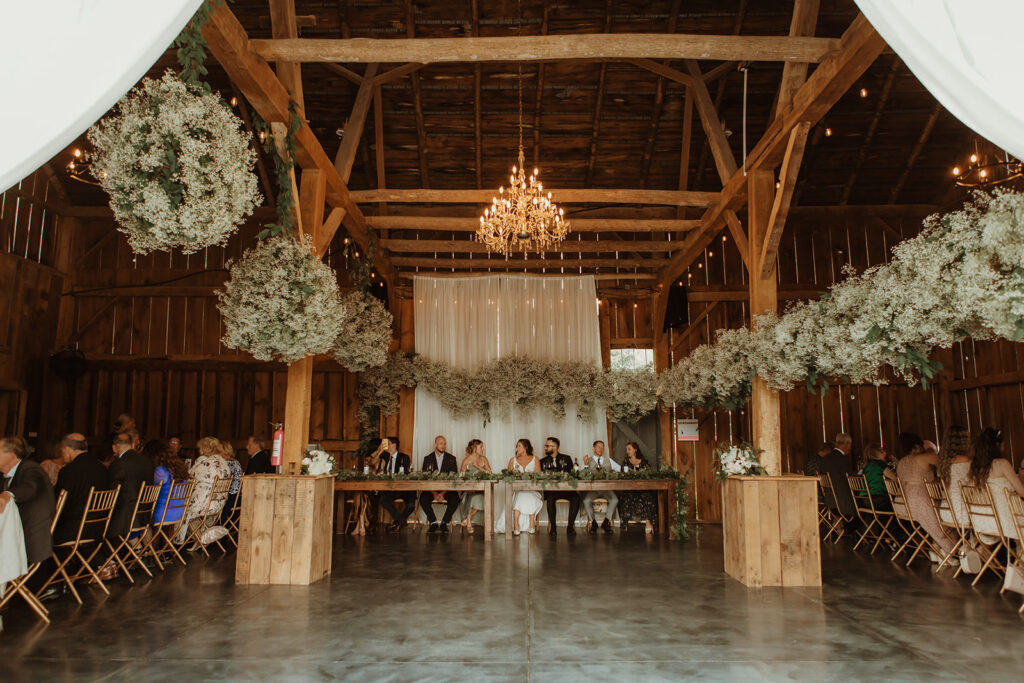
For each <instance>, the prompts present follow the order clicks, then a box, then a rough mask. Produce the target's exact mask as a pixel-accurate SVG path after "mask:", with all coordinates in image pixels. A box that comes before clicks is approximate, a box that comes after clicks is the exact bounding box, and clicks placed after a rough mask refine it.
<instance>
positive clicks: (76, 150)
mask: <svg viewBox="0 0 1024 683" xmlns="http://www.w3.org/2000/svg"><path fill="white" fill-rule="evenodd" d="M80 156H82V150H80V149H78V148H77V147H76V148H75V158H78V157H80Z"/></svg>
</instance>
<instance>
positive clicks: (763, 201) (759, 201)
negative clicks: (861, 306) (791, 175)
mask: <svg viewBox="0 0 1024 683" xmlns="http://www.w3.org/2000/svg"><path fill="white" fill-rule="evenodd" d="M747 195H748V207H747V216H748V223H749V225H748V231H749V236H748V237H749V245H750V248H749V258H750V264H748V271H749V273H750V316H751V321H753V318H754V316H757V315H760V314H761V313H766V312H768V311H777V310H778V305H779V292H778V281H777V279H776V273H775V269H774V268H771V269H770V271H769V273H770V274H769V276H768V277H761V276H762V275H763V270H764V269H763V268H762V267H761V263H760V254H761V253H762V250H763V248H764V242H765V239H766V237H767V231H768V218H769V215H770V214H771V211H772V202H773V201H774V198H775V175H774V173H773V172H772V171H751V172H750V173H749V174H748V175H747ZM750 414H751V424H752V426H753V435H752V436H753V442H754V446H755V447H756V448H760V449H762V450H763V451H764V452H763V453H762V454H761V464H762V465H764V467H765V469H766V470H767V471H768V474H769V475H772V476H778V475H780V474H782V429H781V426H782V425H781V412H780V408H779V392H778V391H776V390H775V389H772V388H770V387H769V386H768V385H767V384H766V383H765V381H764V380H763V379H761V378H760V377H755V378H754V381H753V386H752V392H751V397H750Z"/></svg>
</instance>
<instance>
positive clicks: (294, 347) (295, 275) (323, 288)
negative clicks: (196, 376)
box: [217, 235, 345, 363]
mask: <svg viewBox="0 0 1024 683" xmlns="http://www.w3.org/2000/svg"><path fill="white" fill-rule="evenodd" d="M312 246H313V241H312V238H311V237H310V236H309V235H306V236H305V237H303V238H302V239H301V240H296V239H294V238H292V237H288V236H285V235H282V236H278V237H272V238H270V239H267V240H264V241H263V242H261V243H260V244H259V245H258V246H256V247H255V248H253V249H249V250H248V251H246V252H245V254H244V255H243V256H242V259H241V260H240V261H238V262H237V263H234V264H232V265H231V267H230V277H229V278H228V281H227V282H226V283H225V288H224V290H223V291H219V292H217V297H218V299H219V300H220V302H219V304H218V308H219V309H220V312H221V315H223V317H224V328H225V332H224V337H223V338H222V341H223V342H224V345H225V346H227V347H228V348H232V349H242V350H244V351H248V352H249V353H250V354H252V355H253V356H254V357H255V358H258V359H259V360H264V361H270V360H278V361H282V362H285V363H290V362H292V361H295V360H298V359H300V358H305V357H306V356H310V355H314V354H318V353H327V351H328V350H330V348H331V345H332V344H333V343H334V340H335V339H336V338H337V337H338V333H339V332H341V328H342V321H343V320H344V319H345V310H344V308H343V306H342V303H341V292H340V290H339V288H338V279H337V277H336V276H335V274H334V271H333V270H332V269H331V267H330V266H328V265H327V264H326V263H324V262H323V261H321V260H320V259H318V258H317V257H316V256H314V255H313V253H312Z"/></svg>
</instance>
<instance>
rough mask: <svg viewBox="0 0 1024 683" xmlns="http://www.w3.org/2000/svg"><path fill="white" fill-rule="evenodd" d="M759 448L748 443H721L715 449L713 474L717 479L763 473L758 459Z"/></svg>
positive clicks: (723, 479)
mask: <svg viewBox="0 0 1024 683" xmlns="http://www.w3.org/2000/svg"><path fill="white" fill-rule="evenodd" d="M760 452H761V451H760V450H757V449H755V448H754V447H753V446H751V445H750V444H748V443H742V444H723V445H721V446H719V447H718V448H716V449H715V475H716V476H717V477H718V480H719V481H725V480H726V479H728V478H729V477H749V476H754V475H761V474H764V473H765V470H764V467H762V466H761V461H760V460H758V454H759V453H760Z"/></svg>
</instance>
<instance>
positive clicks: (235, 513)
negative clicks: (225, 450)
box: [224, 477, 245, 550]
mask: <svg viewBox="0 0 1024 683" xmlns="http://www.w3.org/2000/svg"><path fill="white" fill-rule="evenodd" d="M244 486H245V478H244V477H243V478H242V479H240V480H239V482H238V493H237V494H236V495H235V499H234V501H232V503H231V509H230V510H228V515H227V517H226V518H225V520H224V528H225V529H227V530H228V535H227V536H225V537H224V538H225V540H227V541H228V543H231V544H232V545H233V546H235V549H236V550H237V549H238V533H239V524H240V522H241V518H242V487H244Z"/></svg>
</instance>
